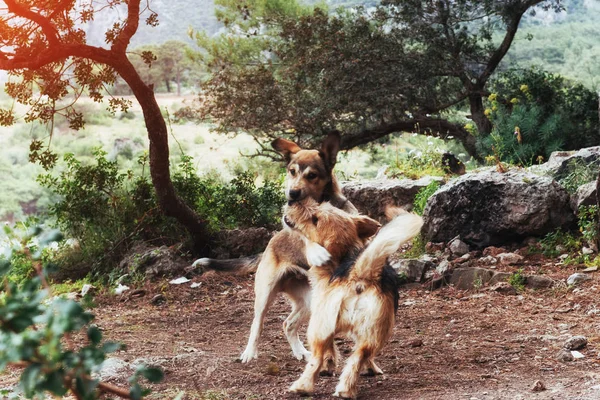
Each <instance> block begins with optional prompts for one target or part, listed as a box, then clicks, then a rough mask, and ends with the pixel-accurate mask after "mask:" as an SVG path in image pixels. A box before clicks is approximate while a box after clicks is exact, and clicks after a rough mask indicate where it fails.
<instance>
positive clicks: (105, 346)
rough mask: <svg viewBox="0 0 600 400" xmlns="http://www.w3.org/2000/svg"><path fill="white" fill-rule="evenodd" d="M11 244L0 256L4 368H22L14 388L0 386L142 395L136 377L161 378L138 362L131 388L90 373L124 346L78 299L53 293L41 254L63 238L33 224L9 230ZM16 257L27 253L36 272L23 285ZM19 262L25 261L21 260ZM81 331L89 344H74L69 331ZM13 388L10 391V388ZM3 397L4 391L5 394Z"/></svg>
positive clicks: (41, 392)
mask: <svg viewBox="0 0 600 400" xmlns="http://www.w3.org/2000/svg"><path fill="white" fill-rule="evenodd" d="M9 233H10V235H9V239H10V241H11V243H12V244H13V246H12V248H11V249H8V250H9V251H7V253H8V254H7V256H5V257H4V258H0V278H1V279H2V280H3V288H4V289H5V290H4V292H3V296H2V297H1V298H0V370H4V369H5V368H6V366H7V365H12V366H16V367H20V368H23V372H22V374H21V379H20V382H19V385H18V387H17V388H15V389H16V390H14V391H12V390H7V389H2V390H0V394H2V395H3V396H11V397H12V398H15V397H16V396H18V395H19V394H20V395H23V396H25V398H30V399H31V398H38V399H39V398H46V396H45V394H46V393H50V394H51V395H52V397H59V396H60V397H62V396H64V395H67V394H71V395H73V396H75V398H78V399H89V400H92V399H99V398H101V396H104V395H105V394H117V395H121V396H122V395H123V394H125V395H126V396H127V397H129V398H131V399H141V398H142V395H143V394H146V393H147V391H146V390H143V389H142V387H141V386H140V384H139V383H138V380H139V378H141V377H145V378H146V379H148V380H149V381H150V382H159V381H160V380H162V377H163V373H162V372H161V371H160V370H159V369H156V368H147V367H145V366H143V367H141V368H138V370H137V371H136V372H135V374H134V376H133V377H132V378H130V380H129V381H130V383H131V387H130V388H129V389H121V388H117V387H115V386H113V385H110V386H109V385H106V384H104V383H103V382H100V381H99V380H98V379H95V378H93V377H92V373H94V372H98V370H99V369H100V365H101V364H102V362H103V361H104V360H105V358H106V355H107V354H109V353H112V352H114V351H116V350H119V349H120V348H121V345H120V344H118V343H115V342H105V341H103V340H102V336H103V334H102V332H101V331H100V329H98V327H97V326H95V325H93V324H92V321H93V319H94V316H93V315H92V314H90V313H89V312H86V311H85V310H84V309H83V307H82V306H81V305H80V304H78V303H77V302H75V301H71V300H66V299H61V298H50V294H51V288H50V287H49V286H48V285H47V283H46V278H47V269H48V267H49V266H48V264H47V263H44V262H43V261H42V259H41V254H42V252H43V250H44V248H45V246H47V245H48V244H49V243H51V242H53V241H56V240H60V237H59V235H58V234H56V233H55V232H49V233H47V234H45V235H44V234H42V232H41V230H39V229H35V230H29V232H27V233H26V234H24V235H22V236H19V235H18V234H17V232H14V231H13V232H9ZM15 257H18V258H20V259H22V258H23V257H24V258H25V259H26V261H27V263H29V264H31V265H33V266H34V269H35V271H36V274H35V275H33V276H31V277H28V278H27V279H25V280H23V282H21V284H20V285H17V284H16V283H14V282H11V281H10V279H9V278H8V277H9V276H10V275H11V274H13V272H12V269H13V267H14V260H15ZM19 262H21V261H19ZM78 332H81V333H83V334H84V335H85V336H86V337H87V344H85V345H83V346H81V347H79V348H78V349H75V348H70V347H69V345H68V343H69V341H68V340H65V338H66V337H68V336H70V335H73V334H75V333H78ZM11 391H12V392H13V393H10V392H11ZM3 398H5V397H3Z"/></svg>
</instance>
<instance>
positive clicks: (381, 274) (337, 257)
mask: <svg viewBox="0 0 600 400" xmlns="http://www.w3.org/2000/svg"><path fill="white" fill-rule="evenodd" d="M396 210H397V211H395V212H394V214H396V215H398V216H396V218H394V219H393V220H392V221H391V222H390V223H389V224H387V225H386V226H385V227H383V228H382V229H381V230H380V231H379V233H378V234H377V235H376V236H375V238H374V239H373V240H372V241H371V243H369V244H368V246H367V247H366V248H364V250H362V251H361V249H362V248H363V239H362V238H361V236H365V235H368V234H373V233H374V232H375V231H376V230H377V228H378V227H379V224H378V223H377V221H374V220H371V219H370V218H368V217H364V216H358V215H351V214H348V213H346V212H344V211H341V210H339V209H337V208H335V207H333V206H331V205H330V204H327V203H323V204H318V203H317V202H315V201H314V200H312V199H306V200H305V201H302V202H296V203H293V204H291V205H289V206H288V207H287V208H286V213H285V217H284V222H285V223H286V224H287V225H288V226H290V227H291V228H292V229H294V230H298V231H300V232H301V233H302V234H303V235H305V237H306V238H307V239H308V240H310V241H312V242H315V243H317V244H319V245H321V246H323V247H324V248H325V249H326V250H327V251H328V252H329V254H330V255H331V260H330V262H328V263H327V264H326V265H325V266H321V267H317V266H313V267H312V268H311V269H310V272H309V276H310V281H311V285H312V287H313V294H312V300H311V311H312V312H311V317H310V322H309V324H308V331H307V336H308V341H309V346H310V349H311V351H312V357H311V359H310V361H309V363H308V364H307V366H306V368H305V370H304V372H303V374H302V376H301V377H300V378H299V379H298V380H297V381H296V382H294V384H293V385H292V386H291V387H290V391H291V392H294V393H299V394H302V395H311V394H312V393H313V391H314V383H315V380H316V378H317V375H318V374H319V371H320V370H321V368H322V366H323V363H324V362H325V357H326V353H327V352H328V351H330V349H331V347H332V346H334V337H335V335H337V334H346V335H348V336H349V337H350V338H351V339H352V340H353V341H354V343H355V345H354V351H353V353H352V354H351V355H350V357H349V358H348V361H347V363H346V366H345V367H344V370H343V371H342V374H341V376H340V380H339V383H338V385H337V387H336V389H335V393H334V396H338V397H343V398H355V397H356V395H357V380H358V376H359V373H360V371H361V369H362V368H363V367H366V368H368V369H371V370H373V371H374V372H378V373H381V370H379V368H378V367H377V366H376V365H375V364H374V360H373V359H374V357H375V356H376V355H377V354H378V353H379V351H380V350H381V349H382V348H383V346H384V345H385V343H386V342H387V340H388V338H389V337H390V336H391V334H392V331H393V328H394V317H395V312H396V310H397V308H398V286H397V275H396V273H395V271H394V269H393V268H392V267H390V266H389V264H388V263H387V257H388V256H390V255H391V254H392V253H394V252H395V251H396V250H397V249H398V247H399V246H400V245H401V244H403V243H405V242H407V241H409V240H410V239H412V238H413V237H414V236H416V235H417V234H418V233H419V231H420V229H421V226H422V224H423V222H422V219H421V217H419V216H418V215H415V214H409V213H405V212H402V213H401V212H400V211H399V210H400V209H396ZM346 254H354V257H350V258H348V257H346V256H345V255H346Z"/></svg>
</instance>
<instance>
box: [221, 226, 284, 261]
mask: <svg viewBox="0 0 600 400" xmlns="http://www.w3.org/2000/svg"><path fill="white" fill-rule="evenodd" d="M274 234H275V231H270V230H268V229H266V228H248V229H231V230H224V231H220V232H218V233H217V234H216V238H215V241H214V243H215V244H216V246H215V248H214V249H213V258H217V259H226V258H239V257H246V256H251V255H254V254H257V253H260V252H262V251H264V249H265V248H266V247H267V244H269V240H271V238H272V237H273V235H274Z"/></svg>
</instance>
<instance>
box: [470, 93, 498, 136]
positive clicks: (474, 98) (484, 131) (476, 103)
mask: <svg viewBox="0 0 600 400" xmlns="http://www.w3.org/2000/svg"><path fill="white" fill-rule="evenodd" d="M469 106H470V108H471V119H472V120H473V122H475V125H476V126H477V131H478V132H479V134H480V135H489V134H490V133H491V132H492V123H491V122H490V120H489V119H488V117H487V116H486V115H485V108H484V106H483V97H482V96H481V94H479V93H471V94H469Z"/></svg>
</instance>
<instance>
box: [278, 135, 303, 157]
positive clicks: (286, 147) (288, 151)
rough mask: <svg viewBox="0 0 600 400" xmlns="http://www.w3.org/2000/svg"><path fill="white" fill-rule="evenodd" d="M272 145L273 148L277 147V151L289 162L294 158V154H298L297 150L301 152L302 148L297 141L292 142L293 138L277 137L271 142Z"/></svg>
mask: <svg viewBox="0 0 600 400" xmlns="http://www.w3.org/2000/svg"><path fill="white" fill-rule="evenodd" d="M271 146H273V148H274V149H275V151H277V152H278V153H280V154H281V155H282V156H283V158H284V159H285V162H287V163H289V162H290V160H291V159H292V155H294V154H296V153H297V152H299V151H300V150H302V149H301V148H300V146H298V145H297V144H296V143H294V142H292V141H291V140H286V139H281V138H279V139H275V140H273V141H272V142H271Z"/></svg>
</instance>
